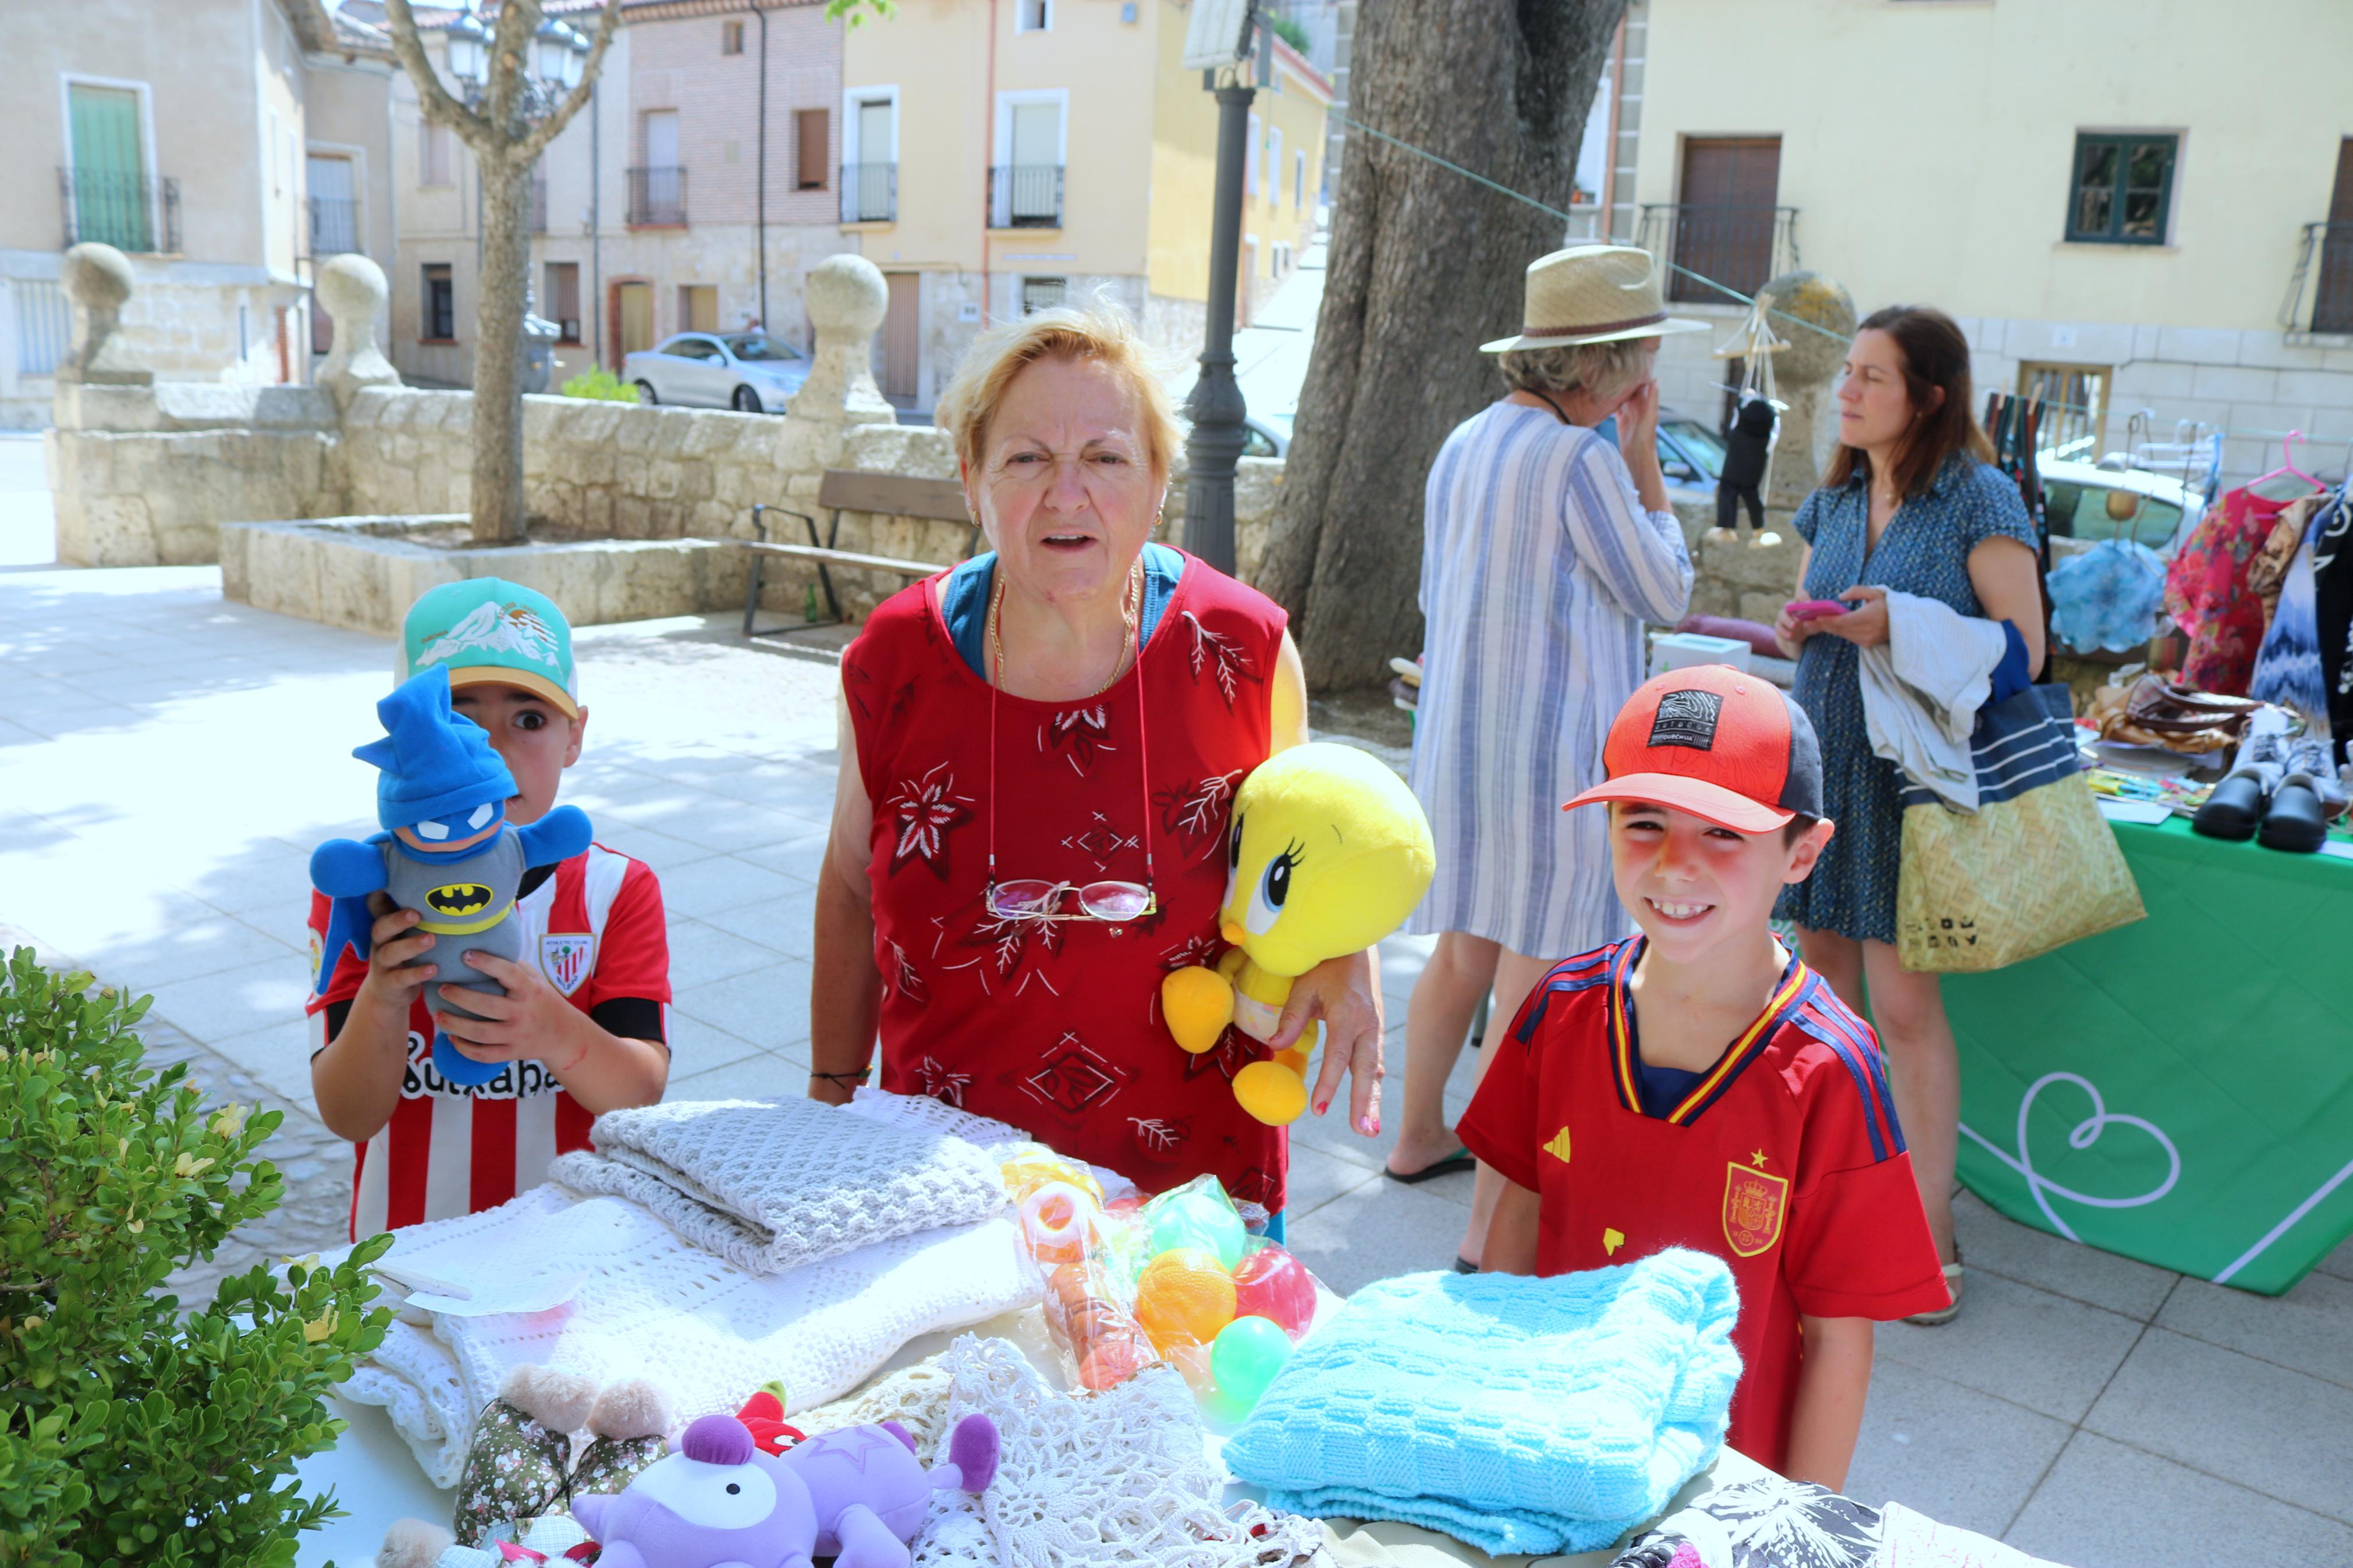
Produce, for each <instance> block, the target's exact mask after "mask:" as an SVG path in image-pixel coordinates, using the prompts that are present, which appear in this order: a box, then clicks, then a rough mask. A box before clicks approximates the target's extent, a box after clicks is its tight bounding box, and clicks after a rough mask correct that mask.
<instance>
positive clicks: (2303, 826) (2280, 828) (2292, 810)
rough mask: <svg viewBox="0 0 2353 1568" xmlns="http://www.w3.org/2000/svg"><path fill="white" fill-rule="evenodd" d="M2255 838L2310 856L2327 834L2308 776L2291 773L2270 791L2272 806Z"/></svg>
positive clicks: (2324, 809)
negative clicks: (2277, 786)
mask: <svg viewBox="0 0 2353 1568" xmlns="http://www.w3.org/2000/svg"><path fill="white" fill-rule="evenodd" d="M2229 782H2230V781H2229V780H2227V779H2225V780H2224V781H2223V783H2225V784H2227V783H2229ZM2208 804H2209V805H2211V804H2212V802H2211V800H2210V801H2209V802H2208ZM2255 837H2257V839H2259V840H2260V841H2261V842H2262V844H2263V847H2265V848H2267V849H2285V850H2288V851H2290V852H2292V853H2295V854H2298V855H2309V854H2311V853H2313V852H2314V851H2315V850H2316V849H2318V848H2319V847H2320V846H2321V845H2322V844H2323V843H2324V842H2325V841H2326V840H2327V837H2328V813H2327V807H2325V806H2323V805H2321V804H2320V795H2319V792H2317V791H2316V790H2315V789H2314V788H2313V787H2312V781H2311V780H2310V779H2308V778H2306V776H2305V775H2304V774H2302V773H2291V774H2290V775H2289V776H2288V778H2287V779H2286V781H2285V782H2284V783H2283V784H2281V785H2280V786H2279V788H2277V789H2275V790H2274V791H2273V792H2272V804H2271V809H2270V810H2268V811H2266V812H2264V813H2263V826H2262V827H2261V828H2259V829H2258V830H2257V831H2256V834H2255Z"/></svg>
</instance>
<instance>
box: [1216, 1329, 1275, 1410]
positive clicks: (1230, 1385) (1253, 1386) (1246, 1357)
mask: <svg viewBox="0 0 2353 1568" xmlns="http://www.w3.org/2000/svg"><path fill="white" fill-rule="evenodd" d="M1290 1359H1291V1336H1290V1335H1289V1334H1286V1333H1285V1332H1283V1331H1282V1329H1281V1328H1280V1327H1279V1326H1277V1325H1276V1324H1275V1323H1273V1322H1272V1321H1269V1320H1268V1319H1265V1318H1236V1319H1235V1320H1234V1321H1232V1322H1230V1323H1228V1324H1227V1325H1226V1326H1225V1327H1224V1328H1222V1329H1220V1330H1219V1331H1218V1337H1217V1340H1216V1342H1214V1343H1213V1344H1211V1345H1210V1347H1209V1372H1210V1375H1211V1376H1213V1377H1215V1378H1216V1379H1217V1384H1218V1393H1219V1394H1221V1395H1222V1396H1223V1397H1224V1399H1225V1400H1226V1402H1227V1403H1228V1404H1229V1405H1232V1406H1233V1407H1234V1408H1236V1409H1237V1410H1240V1411H1248V1410H1249V1409H1250V1407H1251V1406H1252V1405H1256V1404H1257V1403H1258V1401H1259V1395H1261V1394H1264V1393H1265V1392H1266V1385H1267V1384H1270V1383H1272V1382H1273V1381H1274V1374H1275V1373H1279V1372H1281V1371H1282V1367H1283V1363H1285V1362H1288V1361H1289V1360H1290Z"/></svg>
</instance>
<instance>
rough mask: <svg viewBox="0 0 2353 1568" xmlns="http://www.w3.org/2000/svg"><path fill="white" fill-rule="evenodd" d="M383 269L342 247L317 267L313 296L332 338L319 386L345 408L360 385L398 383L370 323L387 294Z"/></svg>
mask: <svg viewBox="0 0 2353 1568" xmlns="http://www.w3.org/2000/svg"><path fill="white" fill-rule="evenodd" d="M391 293H392V289H391V287H390V285H388V284H386V283H385V279H384V268H381V267H378V266H377V265H376V264H375V262H373V261H371V260H369V259H368V258H366V257H364V256H362V255H360V254H359V253H357V252H356V251H346V252H344V253H343V255H341V256H338V257H336V258H333V259H332V260H330V261H328V262H326V263H325V264H324V265H322V267H321V268H319V281H318V283H317V285H316V286H315V288H314V289H313V298H314V299H315V300H317V302H318V304H319V307H320V308H321V309H322V310H325V311H326V312H327V315H328V316H329V318H331V319H332V321H334V323H335V338H334V342H333V344H332V346H331V347H330V348H329V349H328V351H327V357H326V358H325V359H324V360H323V361H322V362H321V363H320V365H319V374H318V377H317V379H318V384H320V385H321V386H323V387H325V388H326V389H327V392H328V395H330V396H332V397H333V398H334V400H335V407H336V408H337V409H338V410H342V409H344V408H348V407H350V406H351V402H352V399H353V396H355V395H357V394H358V393H359V390H360V389H361V388H362V387H365V386H398V385H399V384H400V373H399V372H398V371H396V370H395V369H393V368H392V362H391V361H390V360H388V359H386V358H385V357H384V351H383V350H382V349H380V348H378V347H377V346H376V341H375V322H376V316H377V314H378V313H379V312H380V311H382V310H383V309H384V302H385V300H386V299H388V298H389V297H390V296H391Z"/></svg>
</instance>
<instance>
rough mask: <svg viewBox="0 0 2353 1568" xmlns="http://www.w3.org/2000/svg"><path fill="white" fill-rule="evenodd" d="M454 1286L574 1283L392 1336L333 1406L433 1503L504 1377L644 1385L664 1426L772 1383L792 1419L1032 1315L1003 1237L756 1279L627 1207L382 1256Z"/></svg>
mask: <svg viewBox="0 0 2353 1568" xmlns="http://www.w3.org/2000/svg"><path fill="white" fill-rule="evenodd" d="M396 1250H397V1252H398V1253H399V1255H400V1256H401V1257H402V1258H404V1259H405V1260H406V1261H408V1262H409V1263H411V1264H412V1265H413V1266H415V1267H417V1268H422V1269H424V1270H426V1271H427V1272H428V1273H430V1274H433V1275H435V1276H438V1277H439V1278H441V1279H449V1280H453V1281H455V1282H457V1283H459V1284H461V1285H462V1284H465V1283H466V1282H467V1281H468V1279H480V1278H494V1277H508V1278H511V1277H512V1275H513V1274H514V1273H515V1272H516V1271H518V1270H520V1271H526V1272H528V1271H531V1270H533V1269H543V1270H572V1271H577V1270H580V1269H584V1268H585V1269H586V1270H587V1271H588V1272H587V1278H586V1280H585V1281H583V1282H582V1284H581V1285H580V1286H579V1288H578V1289H577V1290H575V1292H574V1293H573V1295H572V1298H571V1300H568V1301H566V1302H565V1303H564V1305H562V1306H560V1307H556V1308H553V1309H551V1310H547V1311H544V1312H512V1313H503V1314H498V1315H494V1316H487V1317H461V1316H458V1315H455V1314H453V1313H443V1314H437V1315H436V1316H435V1317H434V1319H433V1321H432V1324H431V1327H430V1329H429V1330H426V1329H419V1328H417V1327H415V1326H413V1325H411V1324H409V1323H406V1322H398V1321H396V1322H395V1323H394V1324H393V1325H392V1326H391V1327H390V1329H389V1330H387V1331H386V1332H385V1340H384V1343H383V1344H382V1345H380V1346H379V1347H378V1348H377V1350H376V1352H375V1354H374V1355H373V1356H371V1357H370V1358H369V1359H368V1360H367V1362H365V1363H363V1364H362V1366H361V1367H360V1369H359V1371H358V1372H357V1373H355V1374H354V1375H353V1378H352V1379H351V1380H350V1381H349V1382H348V1383H346V1384H344V1385H343V1389H344V1392H345V1393H346V1394H348V1395H349V1396H350V1397H351V1398H353V1399H355V1400H357V1401H359V1402H361V1403H363V1404H371V1405H384V1406H385V1407H386V1409H387V1410H388V1411H389V1412H390V1413H391V1415H392V1417H393V1421H394V1425H395V1426H396V1427H397V1428H398V1430H399V1431H400V1434H401V1436H403V1437H405V1438H406V1439H407V1441H408V1443H409V1446H410V1447H411V1448H412V1449H414V1450H415V1451H416V1454H417V1461H418V1463H419V1464H420V1465H422V1466H423V1467H424V1469H425V1473H426V1474H427V1476H428V1477H430V1478H431V1479H432V1480H433V1482H434V1484H435V1485H437V1486H443V1487H447V1486H454V1485H455V1484H456V1483H457V1479H458V1473H459V1468H460V1467H461V1466H462V1464H463V1462H464V1459H465V1448H466V1439H467V1435H468V1433H469V1432H470V1430H471V1427H472V1425H473V1418H474V1413H475V1412H476V1411H479V1410H480V1408H481V1407H482V1406H483V1405H486V1404H488V1403H489V1402H490V1400H491V1397H492V1396H493V1395H495V1394H497V1392H498V1385H499V1381H500V1379H501V1378H502V1377H503V1376H504V1375H505V1374H506V1371H507V1369H508V1368H509V1367H511V1366H514V1365H517V1364H519V1363H525V1362H530V1363H539V1364H543V1365H548V1366H555V1367H561V1368H563V1369H565V1371H568V1372H577V1373H586V1374H587V1375H588V1376H591V1377H593V1378H595V1379H596V1381H597V1383H599V1384H609V1383H613V1382H616V1381H617V1380H619V1379H621V1378H625V1377H642V1378H646V1379H648V1380H649V1381H651V1382H652V1383H653V1384H656V1385H657V1386H658V1387H659V1388H661V1389H662V1390H664V1391H665V1392H666V1393H668V1394H670V1398H671V1400H672V1401H673V1402H674V1404H675V1406H676V1409H677V1413H678V1417H679V1419H680V1421H681V1422H685V1421H690V1420H692V1419H693V1418H694V1417H695V1416H697V1415H708V1414H711V1413H712V1412H713V1411H721V1412H727V1413H733V1411H734V1410H735V1409H736V1408H738V1407H739V1406H740V1405H742V1404H743V1402H744V1398H745V1396H747V1395H748V1394H750V1393H751V1392H752V1391H753V1390H754V1388H757V1387H758V1386H759V1385H760V1384H763V1383H765V1382H768V1381H769V1380H771V1379H782V1380H783V1382H784V1384H785V1386H786V1389H787V1390H788V1391H789V1392H790V1394H791V1395H792V1398H793V1401H794V1403H795V1407H796V1408H802V1407H807V1406H810V1405H819V1404H822V1403H823V1402H825V1401H827V1400H829V1399H833V1398H836V1397H838V1396H839V1395H840V1394H844V1393H846V1392H848V1391H849V1390H850V1389H852V1388H855V1387H856V1386H857V1385H858V1384H859V1382H860V1380H861V1379H863V1378H865V1377H867V1376H869V1375H871V1373H873V1371H874V1369H875V1368H876V1367H878V1366H880V1365H881V1364H882V1363H884V1362H886V1361H888V1360H889V1359H890V1358H891V1357H892V1355H893V1354H895V1353H896V1352H897V1351H898V1349H899V1347H900V1346H901V1345H902V1344H904V1343H906V1342H907V1341H909V1340H911V1339H913V1338H914V1337H915V1336H916V1335H918V1334H923V1333H928V1332H931V1331H935V1330H944V1329H953V1328H957V1327H961V1326H964V1325H966V1324H970V1323H976V1322H979V1321H983V1320H985V1319H987V1318H991V1317H994V1316H996V1315H997V1314H998V1313H1000V1312H1004V1311H1008V1310H1012V1309H1014V1308H1017V1307H1020V1306H1025V1305H1027V1304H1029V1303H1030V1302H1032V1301H1035V1300H1038V1298H1039V1295H1040V1294H1041V1291H1042V1287H1041V1286H1040V1284H1039V1278H1038V1273H1037V1269H1036V1268H1035V1267H1034V1266H1033V1265H1032V1264H1030V1263H1029V1260H1028V1259H1027V1258H1025V1257H1023V1256H1022V1254H1021V1251H1020V1248H1019V1246H1018V1243H1017V1242H1016V1240H1015V1236H1014V1227H1013V1224H1012V1222H1011V1221H1010V1220H1009V1219H1008V1218H1006V1217H1004V1216H1002V1215H999V1216H998V1217H997V1218H994V1219H989V1220H986V1221H983V1222H982V1223H980V1224H978V1225H975V1226H963V1227H961V1228H956V1229H944V1230H934V1231H926V1232H924V1233H923V1234H921V1235H918V1236H911V1237H901V1238H899V1239H898V1240H895V1241H887V1242H882V1243H879V1244H877V1245H875V1246H872V1247H861V1248H860V1249H859V1250H857V1251H855V1252H852V1253H849V1254H846V1255H845V1256H843V1257H840V1258H829V1259H828V1260H827V1261H825V1262H823V1263H813V1264H810V1265H808V1266H807V1267H806V1268H797V1269H794V1270H793V1271H792V1272H790V1273H787V1274H770V1275H754V1274H747V1273H745V1272H744V1271H743V1270H742V1269H739V1268H733V1267H732V1266H731V1265H729V1264H728V1263H726V1262H725V1261H724V1260H723V1259H721V1258H714V1257H712V1255H711V1254H709V1253H706V1252H702V1251H700V1250H699V1249H697V1248H695V1247H691V1246H689V1245H687V1244H686V1243H685V1242H683V1241H681V1240H680V1239H679V1237H677V1236H675V1235H674V1234H672V1233H671V1232H670V1230H669V1228H668V1227H666V1226H663V1225H662V1223H661V1222H660V1221H659V1220H658V1219H656V1218H655V1217H654V1216H653V1215H649V1214H648V1213H647V1212H646V1211H645V1210H644V1209H641V1208H639V1207H638V1206H637V1205H634V1204H630V1203H627V1202H624V1201H622V1200H621V1199H618V1198H590V1199H587V1200H586V1201H575V1200H574V1199H573V1198H572V1197H571V1196H569V1195H568V1194H564V1193H562V1192H560V1191H558V1190H556V1189H554V1188H553V1187H538V1188H534V1189H533V1190H532V1191H531V1192H529V1193H526V1194H523V1195H522V1196H521V1197H519V1198H516V1199H514V1200H513V1201H512V1202H511V1203H507V1204H502V1205H500V1206H499V1207H497V1208H494V1209H487V1210H484V1211H483V1212H482V1213H480V1214H474V1215H466V1216H465V1217H463V1218H461V1219H453V1220H445V1221H440V1222H437V1223H436V1224H433V1225H428V1226H416V1227H413V1228H412V1229H410V1230H408V1231H405V1232H403V1233H402V1235H401V1238H400V1242H399V1244H398V1246H397V1248H396Z"/></svg>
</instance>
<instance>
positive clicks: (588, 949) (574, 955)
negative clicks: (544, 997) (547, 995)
mask: <svg viewBox="0 0 2353 1568" xmlns="http://www.w3.org/2000/svg"><path fill="white" fill-rule="evenodd" d="M595 957H596V938H595V937H593V936H591V935H589V934H588V933H587V932H586V931H549V932H548V933H547V934H546V935H545V936H543V937H541V938H540V939H539V970H540V973H543V974H544V975H546V976H547V980H548V984H551V985H553V986H554V987H555V988H556V989H557V990H558V991H561V992H563V993H564V994H565V995H566V996H569V995H571V994H573V993H574V992H575V991H577V990H579V989H580V983H581V982H582V981H584V980H586V979H587V978H588V971H589V969H590V968H591V967H592V963H593V960H594V959H595Z"/></svg>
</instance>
